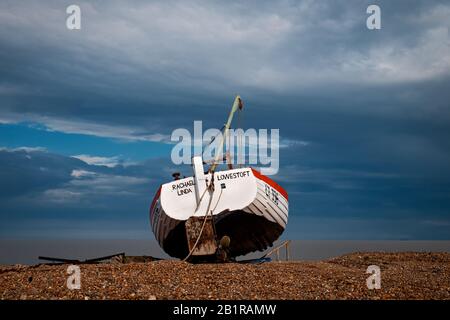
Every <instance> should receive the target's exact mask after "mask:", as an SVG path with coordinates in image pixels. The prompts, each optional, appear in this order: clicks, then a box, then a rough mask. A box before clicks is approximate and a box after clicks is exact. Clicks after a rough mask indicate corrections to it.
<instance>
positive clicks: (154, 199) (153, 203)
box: [150, 186, 161, 223]
mask: <svg viewBox="0 0 450 320" xmlns="http://www.w3.org/2000/svg"><path fill="white" fill-rule="evenodd" d="M160 194H161V186H160V187H159V188H158V191H156V194H155V196H154V197H153V200H152V204H151V206H150V223H151V222H152V220H153V207H154V206H155V203H156V200H158V198H159V196H160Z"/></svg>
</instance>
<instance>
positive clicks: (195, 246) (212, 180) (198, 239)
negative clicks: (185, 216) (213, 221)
mask: <svg viewBox="0 0 450 320" xmlns="http://www.w3.org/2000/svg"><path fill="white" fill-rule="evenodd" d="M213 183H214V173H213V174H212V178H211V182H210V183H209V185H208V186H207V188H206V189H205V191H204V192H203V194H202V196H201V197H200V200H199V202H198V204H197V207H196V209H195V212H196V211H197V210H198V207H199V206H200V203H201V201H202V199H203V196H204V195H205V194H206V191H208V190H212V191H214V184H213ZM221 194H222V193H221ZM212 198H213V197H212V195H211V197H210V198H209V202H208V208H207V209H206V214H205V219H204V220H203V224H202V228H201V229H200V233H199V235H198V237H197V240H195V243H194V246H193V247H192V249H191V250H190V252H189V254H188V255H187V256H186V258H184V259H183V260H182V261H186V260H187V259H189V258H190V257H191V255H192V253H193V252H194V250H195V248H197V245H198V242H199V241H200V238H201V237H202V233H203V229H204V228H205V225H206V220H208V219H207V218H208V216H209V214H210V213H211V215H212V213H213V210H211V211H210V210H209V208H211V203H212ZM219 200H220V196H219ZM219 200H217V203H218V202H219ZM217 203H216V206H215V208H217ZM215 208H214V209H215Z"/></svg>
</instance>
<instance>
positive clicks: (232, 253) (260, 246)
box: [163, 210, 284, 259]
mask: <svg viewBox="0 0 450 320" xmlns="http://www.w3.org/2000/svg"><path fill="white" fill-rule="evenodd" d="M214 223H215V229H216V234H217V239H218V240H220V239H221V238H222V237H223V236H228V237H230V239H231V242H230V246H229V249H228V250H229V251H228V256H229V257H230V258H233V257H237V256H241V255H245V254H248V253H250V252H254V251H263V250H265V249H267V248H268V247H270V246H272V244H273V243H274V242H275V241H276V240H277V239H278V238H279V237H280V235H281V233H282V232H283V231H284V229H283V228H282V227H281V226H280V225H279V224H277V223H274V222H271V221H268V220H267V219H266V218H264V217H262V216H258V215H255V214H251V213H247V212H245V211H241V210H240V211H232V212H224V213H221V214H219V215H215V216H214ZM184 224H185V221H180V223H179V224H178V225H177V226H176V227H175V228H174V229H173V230H172V231H171V232H170V233H169V234H168V235H167V237H166V239H165V241H164V244H163V249H164V251H165V252H166V253H167V254H169V255H170V256H172V257H175V258H179V259H184V258H185V257H186V256H187V255H188V254H189V250H188V244H187V239H186V230H185V227H184Z"/></svg>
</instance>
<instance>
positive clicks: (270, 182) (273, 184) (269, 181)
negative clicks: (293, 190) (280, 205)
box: [252, 168, 289, 200]
mask: <svg viewBox="0 0 450 320" xmlns="http://www.w3.org/2000/svg"><path fill="white" fill-rule="evenodd" d="M252 171H253V175H254V176H255V177H256V178H258V179H259V180H262V181H264V182H265V183H267V184H268V185H269V186H271V187H272V188H274V189H275V190H277V191H278V192H279V193H281V195H282V196H283V197H285V198H286V200H289V198H288V193H287V192H286V190H284V188H283V187H282V186H280V185H279V184H278V183H276V182H275V181H273V180H272V179H270V178H269V177H267V176H265V175H263V174H261V173H260V172H258V171H256V170H255V169H253V168H252Z"/></svg>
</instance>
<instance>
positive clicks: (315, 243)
mask: <svg viewBox="0 0 450 320" xmlns="http://www.w3.org/2000/svg"><path fill="white" fill-rule="evenodd" d="M282 242H283V241H278V242H276V243H275V244H274V246H273V247H272V248H274V247H276V246H277V245H279V244H281V243H282ZM270 249H271V248H269V249H268V250H266V251H265V252H254V253H251V254H248V255H246V256H241V257H238V260H246V259H254V258H259V257H262V256H263V255H264V254H265V253H267V252H268V251H269V250H270ZM380 251H381V252H408V251H415V252H450V241H433V240H414V241H411V240H404V241H399V240H376V241H372V240H291V241H290V245H289V258H290V259H291V260H300V261H305V260H323V259H329V258H333V257H337V256H340V255H344V254H348V253H354V252H380ZM117 253H125V254H126V255H128V256H153V257H157V258H162V259H170V257H169V256H167V254H165V253H164V251H162V249H161V248H160V247H159V245H158V243H157V242H156V241H155V240H153V239H0V264H2V265H14V264H28V265H33V264H38V263H43V262H45V261H43V260H39V258H38V257H39V256H45V257H54V258H65V259H76V260H85V259H91V258H97V257H103V256H108V255H112V254H117ZM271 257H272V258H273V259H275V258H276V254H272V255H271ZM279 258H280V260H285V259H286V250H285V248H284V247H282V248H281V249H280V251H279Z"/></svg>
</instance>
